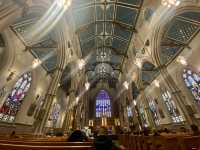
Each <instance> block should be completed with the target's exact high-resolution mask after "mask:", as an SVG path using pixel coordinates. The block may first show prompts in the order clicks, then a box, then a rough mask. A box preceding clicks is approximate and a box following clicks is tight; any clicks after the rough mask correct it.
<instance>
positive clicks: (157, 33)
mask: <svg viewBox="0 0 200 150" xmlns="http://www.w3.org/2000/svg"><path fill="white" fill-rule="evenodd" d="M183 3H184V2H183ZM199 7H200V6H197V5H194V4H193V3H192V2H191V3H189V4H187V5H186V6H184V4H183V5H181V6H180V7H179V8H177V9H176V12H175V13H174V14H173V15H166V16H165V20H164V21H163V20H162V21H160V22H159V23H158V25H157V26H156V27H155V28H154V30H153V34H152V37H154V38H152V41H151V43H152V49H153V59H154V60H155V62H156V64H157V65H158V66H163V65H166V63H167V62H165V63H163V62H162V61H161V59H162V58H161V56H160V49H161V42H162V39H163V35H165V33H166V27H169V25H170V23H171V21H172V20H173V19H175V18H176V17H177V16H179V15H181V14H183V13H185V12H190V11H192V12H199V13H200V11H199ZM162 19H163V18H162ZM183 46H187V45H183ZM178 53H180V51H179V52H178ZM174 55H175V54H174ZM176 56H177V53H176Z"/></svg>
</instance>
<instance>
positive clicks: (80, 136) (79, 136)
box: [67, 130, 88, 142]
mask: <svg viewBox="0 0 200 150" xmlns="http://www.w3.org/2000/svg"><path fill="white" fill-rule="evenodd" d="M67 141H68V142H87V141H88V138H87V136H86V134H85V133H84V132H82V131H81V130H75V131H74V132H72V134H71V135H70V136H69V138H68V139H67Z"/></svg>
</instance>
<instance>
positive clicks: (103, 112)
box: [96, 90, 111, 118]
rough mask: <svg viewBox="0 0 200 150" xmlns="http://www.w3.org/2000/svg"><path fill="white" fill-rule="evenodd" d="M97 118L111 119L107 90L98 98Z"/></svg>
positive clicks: (99, 94) (101, 92) (100, 93)
mask: <svg viewBox="0 0 200 150" xmlns="http://www.w3.org/2000/svg"><path fill="white" fill-rule="evenodd" d="M96 117H97V118H101V117H108V118H110V117H111V102H110V96H109V95H108V93H107V92H106V91H105V90H101V91H100V92H99V93H98V95H97V97H96Z"/></svg>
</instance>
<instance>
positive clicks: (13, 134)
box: [9, 131, 19, 139]
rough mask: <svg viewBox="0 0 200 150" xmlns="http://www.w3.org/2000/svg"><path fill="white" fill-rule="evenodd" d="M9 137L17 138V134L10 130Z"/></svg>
mask: <svg viewBox="0 0 200 150" xmlns="http://www.w3.org/2000/svg"><path fill="white" fill-rule="evenodd" d="M9 138H11V139H14V138H19V136H17V135H16V132H15V131H12V132H11V134H10V136H9Z"/></svg>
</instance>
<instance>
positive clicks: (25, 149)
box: [0, 143, 93, 150]
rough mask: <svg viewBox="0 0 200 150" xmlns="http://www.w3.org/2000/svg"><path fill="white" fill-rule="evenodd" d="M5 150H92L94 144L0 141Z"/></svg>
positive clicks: (0, 145) (1, 147) (0, 147)
mask: <svg viewBox="0 0 200 150" xmlns="http://www.w3.org/2000/svg"><path fill="white" fill-rule="evenodd" d="M0 149H3V150H92V149H93V147H92V146H33V145H15V144H3V143H0Z"/></svg>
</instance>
